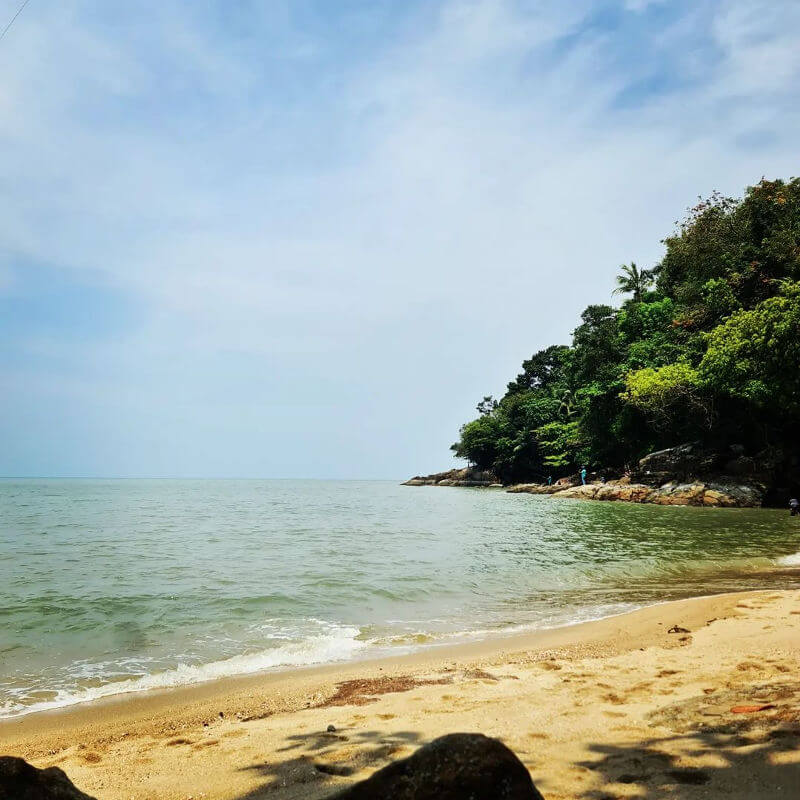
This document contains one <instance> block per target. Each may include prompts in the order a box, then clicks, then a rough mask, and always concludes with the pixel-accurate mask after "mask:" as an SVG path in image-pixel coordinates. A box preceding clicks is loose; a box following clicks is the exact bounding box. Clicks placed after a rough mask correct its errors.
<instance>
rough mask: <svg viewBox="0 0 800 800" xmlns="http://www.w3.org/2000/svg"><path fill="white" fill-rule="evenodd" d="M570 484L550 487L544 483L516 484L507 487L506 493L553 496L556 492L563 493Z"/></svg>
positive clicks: (555, 484) (556, 484)
mask: <svg viewBox="0 0 800 800" xmlns="http://www.w3.org/2000/svg"><path fill="white" fill-rule="evenodd" d="M568 486H571V484H569V483H566V484H559V483H554V484H552V485H548V484H546V483H518V484H516V485H514V486H509V487H508V488H507V489H506V491H507V492H511V494H520V493H523V492H524V493H526V494H555V493H556V492H560V491H563V490H564V489H566V488H567V487H568Z"/></svg>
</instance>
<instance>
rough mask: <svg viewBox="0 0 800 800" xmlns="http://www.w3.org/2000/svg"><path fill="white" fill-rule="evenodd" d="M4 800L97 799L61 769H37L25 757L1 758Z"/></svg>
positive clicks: (1, 795)
mask: <svg viewBox="0 0 800 800" xmlns="http://www.w3.org/2000/svg"><path fill="white" fill-rule="evenodd" d="M0 800H94V798H92V797H89V795H88V794H84V793H83V792H81V791H79V790H78V789H76V788H75V786H74V785H73V783H72V781H70V779H69V778H68V777H67V776H66V775H65V774H64V773H63V772H62V771H61V770H60V769H59V768H58V767H48V768H47V769H36V767H34V766H32V765H31V764H29V763H28V762H27V761H25V760H23V759H21V758H14V757H13V756H0Z"/></svg>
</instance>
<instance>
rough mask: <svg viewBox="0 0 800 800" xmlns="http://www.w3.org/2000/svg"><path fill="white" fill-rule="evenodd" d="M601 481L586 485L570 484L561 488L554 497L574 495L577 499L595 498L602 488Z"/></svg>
mask: <svg viewBox="0 0 800 800" xmlns="http://www.w3.org/2000/svg"><path fill="white" fill-rule="evenodd" d="M602 485H603V484H601V483H587V484H586V485H585V486H570V487H568V488H567V489H564V488H559V490H558V491H556V492H554V493H553V497H573V498H575V499H577V500H594V498H595V495H596V494H597V492H598V491H599V490H600V487H601V486H602Z"/></svg>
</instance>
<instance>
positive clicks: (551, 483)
mask: <svg viewBox="0 0 800 800" xmlns="http://www.w3.org/2000/svg"><path fill="white" fill-rule="evenodd" d="M547 485H548V486H552V485H553V476H552V475H548V476H547Z"/></svg>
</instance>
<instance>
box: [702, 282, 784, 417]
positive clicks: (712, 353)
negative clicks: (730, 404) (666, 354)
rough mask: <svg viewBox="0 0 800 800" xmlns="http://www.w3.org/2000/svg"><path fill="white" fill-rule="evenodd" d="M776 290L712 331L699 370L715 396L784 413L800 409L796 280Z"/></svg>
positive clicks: (782, 414) (733, 315)
mask: <svg viewBox="0 0 800 800" xmlns="http://www.w3.org/2000/svg"><path fill="white" fill-rule="evenodd" d="M781 290H782V291H783V293H784V294H783V296H780V297H771V298H769V299H767V300H764V301H763V302H761V303H759V304H758V305H757V306H756V307H755V308H753V309H751V310H750V311H744V310H742V311H738V312H736V313H734V314H732V315H731V316H730V317H728V319H727V320H726V321H725V322H723V323H722V324H721V325H719V326H718V327H716V328H714V330H713V331H711V333H710V334H709V336H708V350H707V351H706V353H705V355H704V356H703V360H702V361H701V362H700V367H699V374H700V376H701V377H702V379H703V380H705V381H706V382H707V383H708V385H709V386H711V387H712V388H713V389H714V390H715V391H716V392H718V393H720V394H727V395H729V396H731V397H734V398H738V399H740V400H744V401H746V402H748V403H752V404H753V405H754V406H757V407H759V408H769V409H771V410H772V411H773V412H775V413H778V414H780V415H781V416H785V415H786V412H789V413H791V414H794V415H797V414H798V413H800V370H798V365H799V364H800V283H784V284H783V286H782V289H781Z"/></svg>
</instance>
